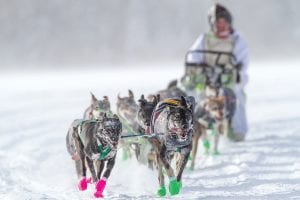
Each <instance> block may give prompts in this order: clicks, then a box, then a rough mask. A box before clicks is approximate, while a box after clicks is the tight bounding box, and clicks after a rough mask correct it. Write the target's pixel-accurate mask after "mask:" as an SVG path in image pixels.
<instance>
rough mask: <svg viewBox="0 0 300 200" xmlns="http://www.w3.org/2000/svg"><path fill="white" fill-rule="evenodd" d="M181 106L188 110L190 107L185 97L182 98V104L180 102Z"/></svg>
mask: <svg viewBox="0 0 300 200" xmlns="http://www.w3.org/2000/svg"><path fill="white" fill-rule="evenodd" d="M180 105H181V106H182V107H185V108H188V105H187V102H186V99H185V97H184V96H181V102H180Z"/></svg>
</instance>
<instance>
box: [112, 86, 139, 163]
mask: <svg viewBox="0 0 300 200" xmlns="http://www.w3.org/2000/svg"><path fill="white" fill-rule="evenodd" d="M137 112H138V105H137V103H136V102H135V100H134V94H133V92H132V91H131V90H128V97H127V96H126V97H120V95H118V100H117V114H118V116H119V117H120V120H121V122H122V124H123V132H122V135H133V134H137V133H142V129H141V127H140V125H139V124H138V122H137ZM142 140H143V139H141V140H139V138H138V139H137V138H133V139H129V138H128V139H124V140H121V147H122V149H123V159H127V158H128V157H129V158H131V157H132V154H134V155H135V157H136V159H137V160H138V161H140V162H144V161H145V159H143V158H142V157H143V155H141V154H143V152H141V151H143V148H142V147H141V145H142V143H144V142H143V141H142Z"/></svg>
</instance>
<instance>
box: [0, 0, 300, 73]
mask: <svg viewBox="0 0 300 200" xmlns="http://www.w3.org/2000/svg"><path fill="white" fill-rule="evenodd" d="M215 2H216V1H212V0H205V1H204V0H184V1H183V0H151V1H141V0H109V1H106V0H85V1H79V0H43V1H41V0H26V1H20V0H1V1H0V55H1V57H0V69H1V70H10V69H15V70H18V71H19V70H22V71H23V70H29V69H32V70H37V69H49V68H51V69H61V68H74V67H75V68H81V69H86V68H102V67H106V66H107V65H108V64H109V65H113V66H115V67H124V66H126V67H128V66H131V65H135V66H136V65H139V64H140V63H148V64H153V66H159V65H160V64H161V63H174V64H175V65H178V66H180V65H182V64H183V59H184V55H185V52H186V51H187V49H188V48H189V47H190V46H191V45H192V43H193V42H194V40H195V39H196V38H197V36H198V35H199V34H200V33H202V32H204V31H206V30H207V29H208V23H207V11H208V9H209V8H210V7H211V5H212V4H213V3H215ZM218 2H220V3H222V4H224V5H225V6H226V7H228V8H229V10H230V11H231V12H232V14H233V17H234V26H235V27H236V29H237V30H238V31H239V32H240V33H241V34H242V35H243V36H244V38H245V39H246V41H247V42H248V45H249V47H250V55H251V61H264V60H267V61H270V60H271V61H274V59H275V60H278V59H280V60H287V61H289V60H296V59H297V52H299V51H300V47H299V45H300V40H299V38H300V22H299V19H300V12H299V7H300V1H297V0H284V1H282V0H264V1H261V0H243V1H239V0H226V1H225V0H223V1H222V0H219V1H218ZM145 66H147V65H141V67H145Z"/></svg>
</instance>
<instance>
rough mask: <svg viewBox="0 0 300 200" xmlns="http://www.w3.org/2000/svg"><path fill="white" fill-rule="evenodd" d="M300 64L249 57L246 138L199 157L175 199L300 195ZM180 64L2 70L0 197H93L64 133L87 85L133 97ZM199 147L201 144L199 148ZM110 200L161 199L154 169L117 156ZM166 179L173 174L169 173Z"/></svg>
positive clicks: (161, 82) (85, 99)
mask: <svg viewBox="0 0 300 200" xmlns="http://www.w3.org/2000/svg"><path fill="white" fill-rule="evenodd" d="M298 65H299V63H297V62H293V63H288V62H280V63H278V62H265V63H252V64H251V66H250V69H249V70H250V71H249V74H250V83H249V85H248V88H247V94H248V99H247V106H248V118H249V124H250V132H249V133H248V137H247V140H246V141H245V142H241V143H231V142H229V141H227V140H225V139H224V138H222V139H221V144H220V151H221V155H220V156H204V155H203V154H201V153H200V154H198V158H197V163H196V167H195V170H194V171H190V170H188V169H186V170H185V172H184V174H183V190H182V192H181V194H180V195H178V196H176V197H172V199H222V200H223V199H256V200H257V199H300V148H299V145H300V135H299V132H300V123H299V120H300V109H299V105H300V104H299V102H300V93H299V91H300V84H298V83H297V82H298V80H299V78H298V76H299V75H300V68H299V67H298ZM182 73H183V69H182V67H181V66H176V65H170V66H162V67H161V68H159V69H157V68H155V69H153V68H147V69H145V68H143V67H140V68H127V69H115V70H113V69H106V70H100V69H99V70H92V71H91V70H89V71H88V70H87V71H84V72H83V71H76V70H74V71H56V72H55V71H44V72H30V73H29V72H28V73H17V72H14V73H12V72H4V73H1V74H0V91H1V104H0V116H1V120H0V199H3V200H6V199H7V200H13V199H16V200H17V199H18V200H19V199H57V200H64V199H73V200H75V199H92V198H93V196H92V195H93V187H89V188H88V190H87V191H85V192H79V191H77V189H76V185H77V180H76V175H75V168H74V164H73V161H72V160H71V159H70V157H69V155H68V154H67V151H66V147H65V136H66V132H67V129H68V127H69V125H70V123H71V122H72V120H73V119H75V118H81V117H82V114H83V111H84V110H85V108H86V107H87V106H88V105H89V102H90V96H89V91H92V92H93V93H94V94H96V96H98V97H99V98H101V97H102V96H104V95H108V96H109V98H110V100H111V102H112V105H113V109H115V102H116V97H117V94H118V93H119V92H120V93H121V96H122V95H127V90H128V89H132V90H133V91H134V93H135V97H136V99H137V98H138V97H139V96H140V95H141V94H149V93H151V92H155V91H158V90H160V89H163V88H165V87H166V85H167V83H168V82H169V81H170V80H172V79H174V78H179V77H180V76H181V75H182ZM199 148H200V150H201V147H199ZM118 156H119V157H118V159H117V163H116V166H115V168H114V170H113V171H112V175H111V177H110V178H109V180H108V185H107V189H106V192H105V196H106V198H107V199H155V195H154V194H155V191H156V189H157V185H158V183H157V177H156V172H155V171H151V170H149V169H148V168H147V167H146V166H141V165H139V164H138V163H137V162H136V161H135V160H129V161H122V159H121V158H120V154H119V155H118ZM166 180H167V179H166Z"/></svg>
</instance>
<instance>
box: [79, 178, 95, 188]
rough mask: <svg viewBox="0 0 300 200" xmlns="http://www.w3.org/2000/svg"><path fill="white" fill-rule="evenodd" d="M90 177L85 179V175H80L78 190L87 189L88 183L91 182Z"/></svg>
mask: <svg viewBox="0 0 300 200" xmlns="http://www.w3.org/2000/svg"><path fill="white" fill-rule="evenodd" d="M91 181H92V178H89V179H86V178H85V177H82V178H81V180H80V181H79V183H78V189H79V190H80V191H84V190H86V189H87V186H88V183H91Z"/></svg>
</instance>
